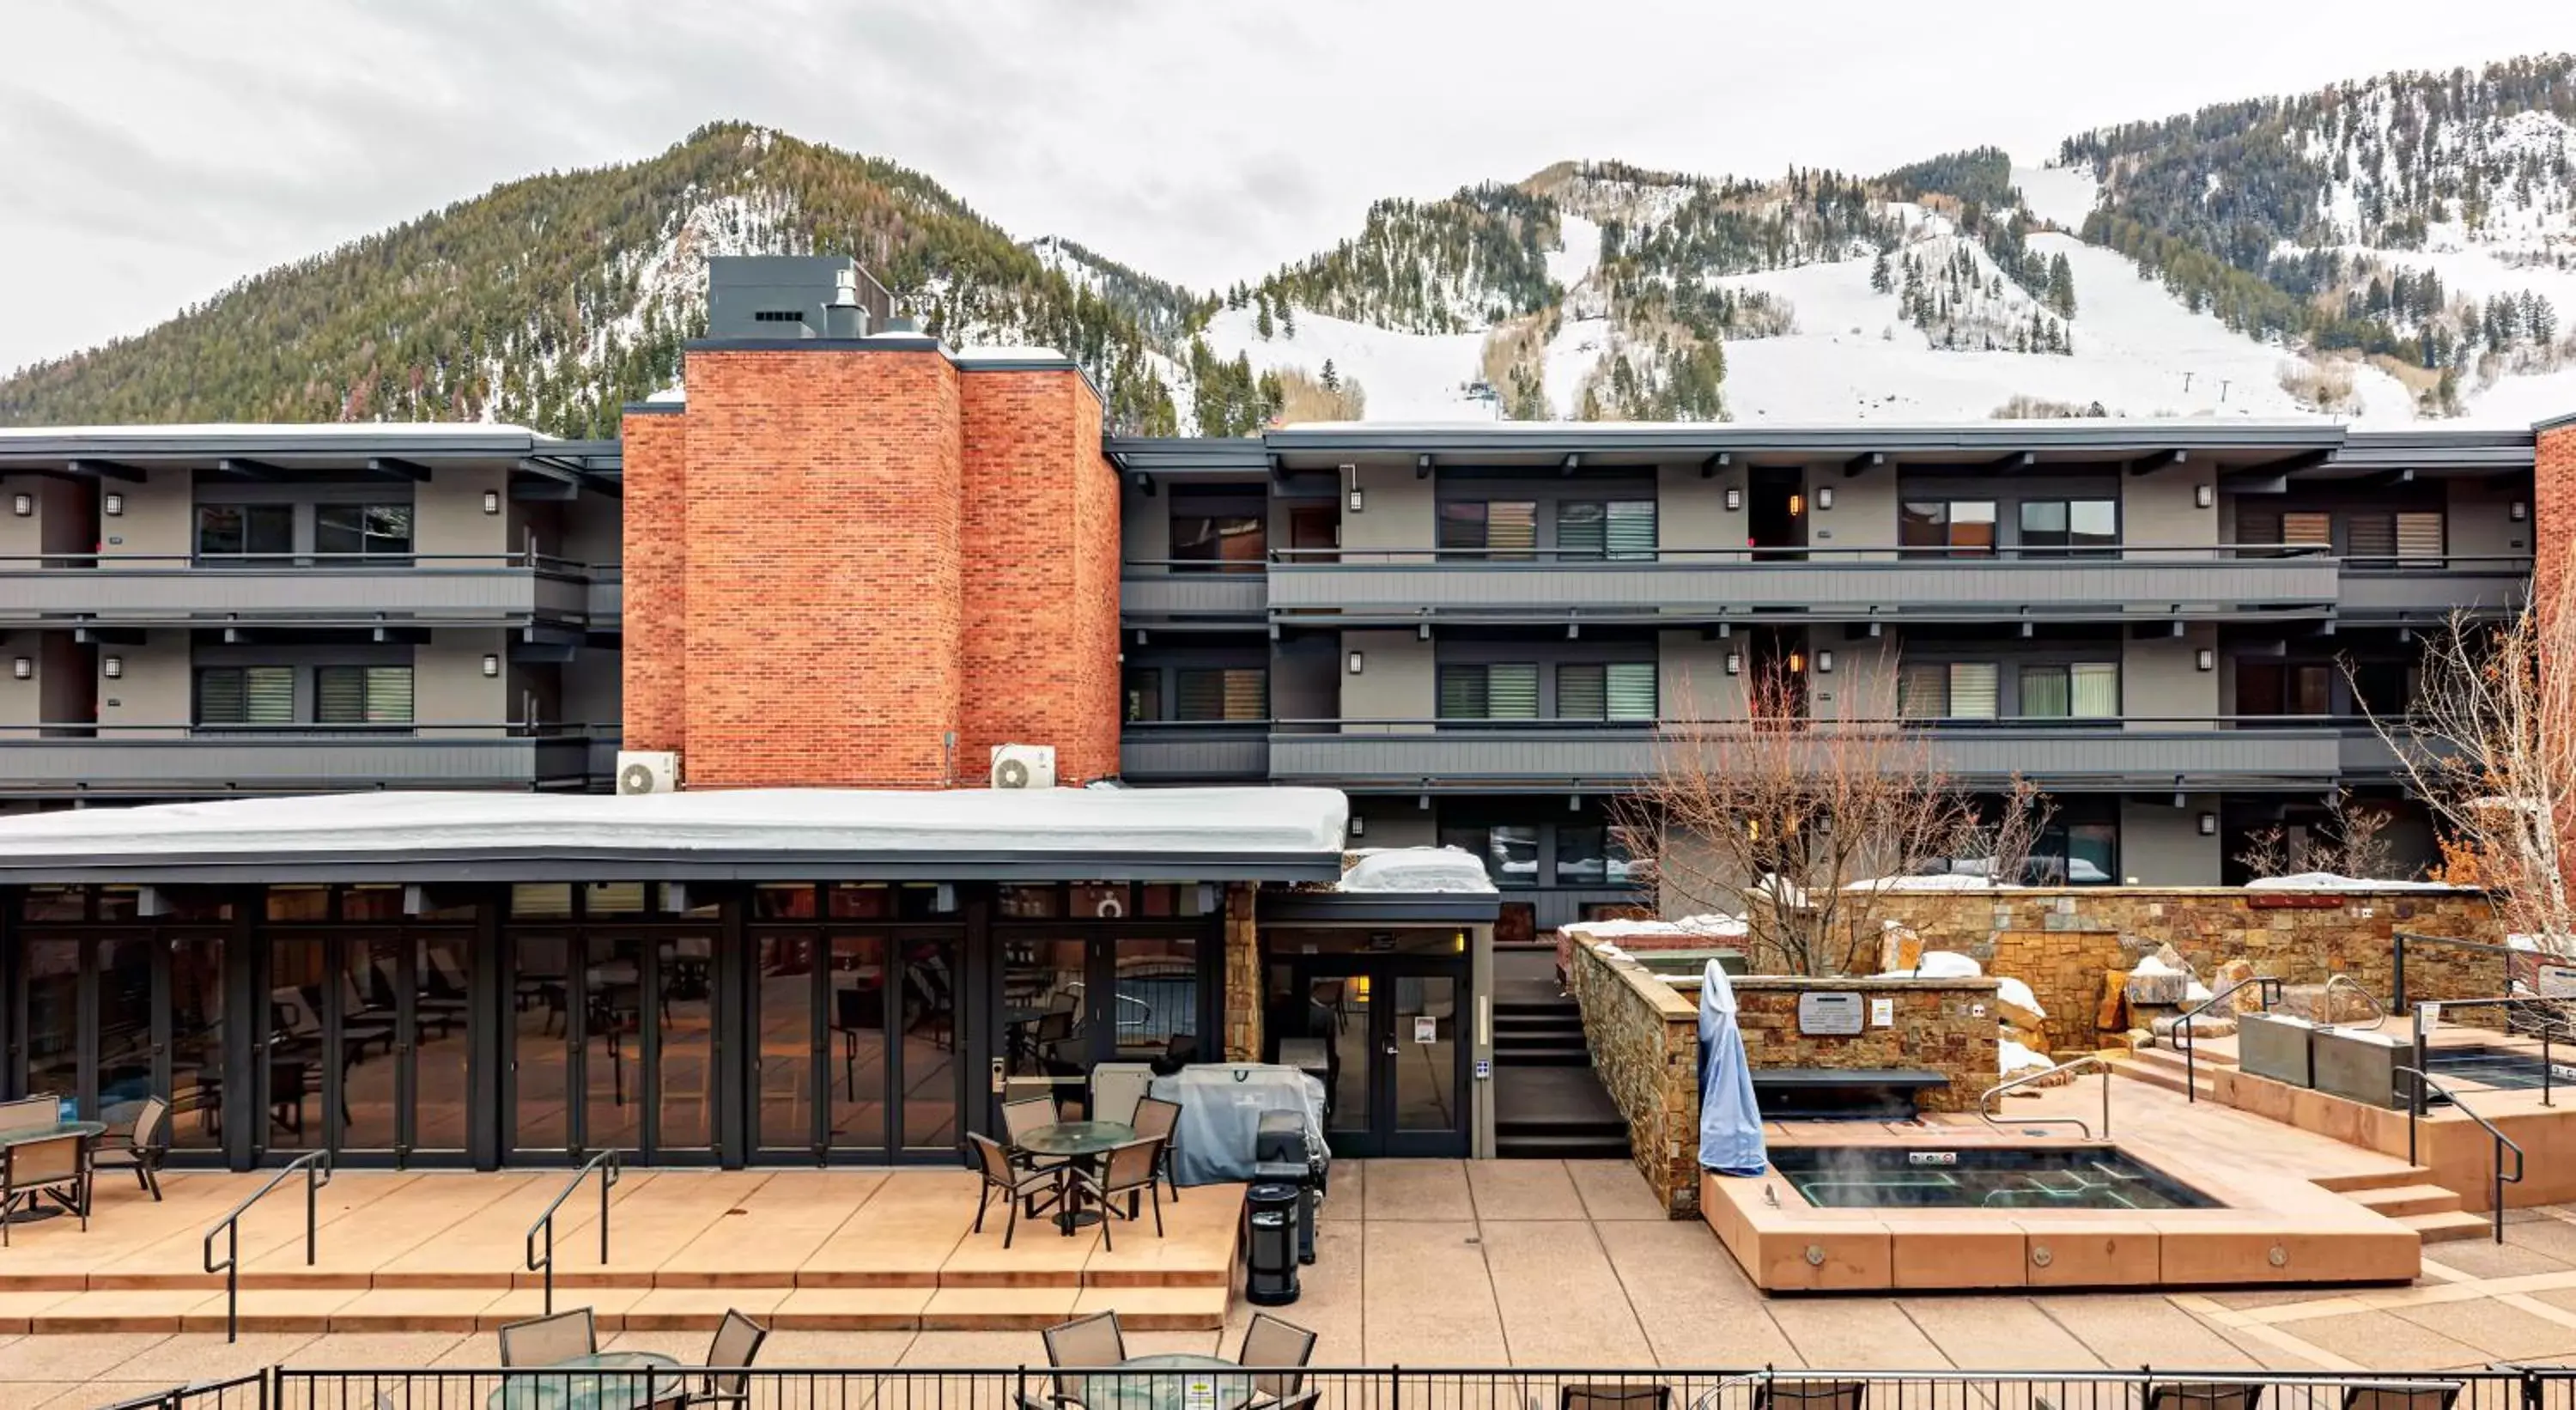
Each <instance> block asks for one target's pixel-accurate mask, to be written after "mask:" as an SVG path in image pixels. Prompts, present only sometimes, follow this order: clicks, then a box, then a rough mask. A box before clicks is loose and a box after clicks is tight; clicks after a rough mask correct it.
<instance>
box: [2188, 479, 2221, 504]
mask: <svg viewBox="0 0 2576 1410" xmlns="http://www.w3.org/2000/svg"><path fill="white" fill-rule="evenodd" d="M2191 502H2192V504H2193V505H2195V506H2196V507H2198V508H2201V509H2207V508H2208V507H2209V506H2211V505H2213V504H2216V503H2217V502H2218V491H2217V490H2215V489H2213V488H2212V487H2210V486H2208V485H2194V486H2192V487H2191Z"/></svg>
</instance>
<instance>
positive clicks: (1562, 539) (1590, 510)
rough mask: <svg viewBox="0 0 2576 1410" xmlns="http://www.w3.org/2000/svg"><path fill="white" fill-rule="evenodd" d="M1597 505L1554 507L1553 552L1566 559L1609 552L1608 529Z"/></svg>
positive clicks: (1600, 508) (1594, 556)
mask: <svg viewBox="0 0 2576 1410" xmlns="http://www.w3.org/2000/svg"><path fill="white" fill-rule="evenodd" d="M1604 508H1605V506H1603V505H1600V504H1588V503H1578V504H1560V505H1558V506H1557V507H1556V551H1557V553H1558V554H1559V555H1561V556H1563V557H1567V558H1598V557H1600V556H1601V555H1602V554H1604V553H1606V552H1608V551H1609V547H1610V532H1609V525H1608V523H1607V522H1606V518H1605V515H1604V513H1603V510H1604Z"/></svg>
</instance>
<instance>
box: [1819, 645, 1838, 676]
mask: <svg viewBox="0 0 2576 1410" xmlns="http://www.w3.org/2000/svg"><path fill="white" fill-rule="evenodd" d="M1816 672H1817V674H1819V675H1827V676H1830V675H1832V674H1833V673H1834V653H1832V652H1830V651H1819V652H1817V653H1816Z"/></svg>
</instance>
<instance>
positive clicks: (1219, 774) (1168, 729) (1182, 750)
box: [1118, 720, 1270, 783]
mask: <svg viewBox="0 0 2576 1410" xmlns="http://www.w3.org/2000/svg"><path fill="white" fill-rule="evenodd" d="M1118 771H1119V774H1120V776H1121V777H1123V778H1125V779H1127V780H1128V781H1130V782H1133V783H1211V782H1227V783H1257V782H1260V781H1261V780H1264V779H1267V778H1268V777H1270V722H1269V721H1267V720H1254V721H1250V722H1248V723H1231V724H1219V723H1209V724H1200V723H1194V722H1189V721H1174V720H1154V721H1130V722H1128V724H1127V726H1126V728H1125V729H1124V730H1123V731H1122V732H1121V733H1120V734H1119V737H1118Z"/></svg>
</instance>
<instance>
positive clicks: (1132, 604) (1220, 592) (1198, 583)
mask: <svg viewBox="0 0 2576 1410" xmlns="http://www.w3.org/2000/svg"><path fill="white" fill-rule="evenodd" d="M1268 601H1269V598H1268V587H1267V585H1266V574H1265V573H1264V572H1263V565H1261V564H1259V563H1235V564H1225V565H1219V564H1212V563H1206V562H1198V561H1192V562H1186V563H1183V562H1134V563H1128V564H1125V565H1123V566H1122V568H1121V570H1120V576H1119V580H1118V615H1119V617H1120V618H1121V619H1122V620H1124V621H1125V622H1127V623H1128V624H1129V625H1130V626H1136V625H1145V626H1162V627H1169V628H1176V629H1185V628H1188V627H1190V626H1193V625H1197V626H1227V627H1257V626H1259V625H1260V623H1261V614H1262V612H1263V610H1264V609H1265V608H1266V606H1267V605H1268Z"/></svg>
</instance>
